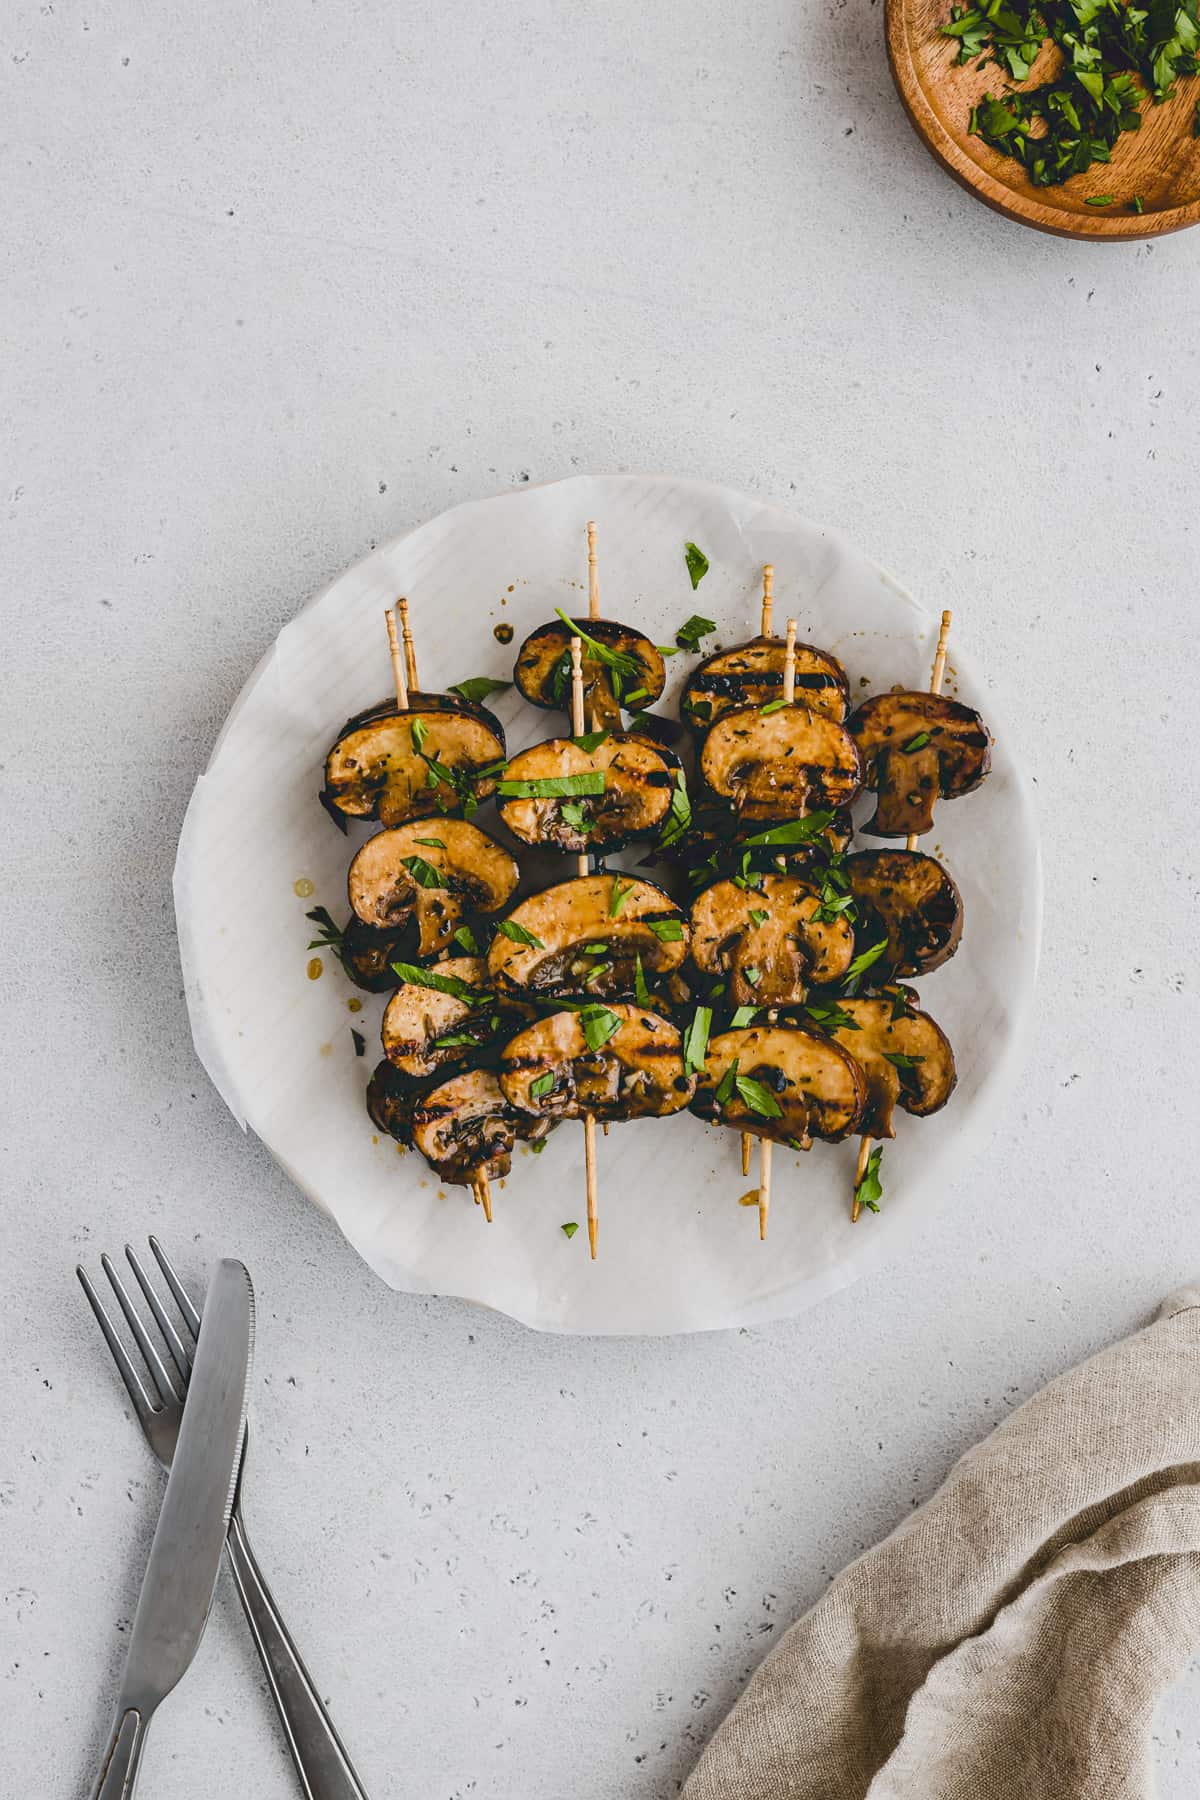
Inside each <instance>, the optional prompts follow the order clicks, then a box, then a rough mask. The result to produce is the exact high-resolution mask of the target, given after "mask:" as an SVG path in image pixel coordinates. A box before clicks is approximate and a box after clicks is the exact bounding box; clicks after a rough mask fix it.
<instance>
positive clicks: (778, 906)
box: [692, 875, 854, 1006]
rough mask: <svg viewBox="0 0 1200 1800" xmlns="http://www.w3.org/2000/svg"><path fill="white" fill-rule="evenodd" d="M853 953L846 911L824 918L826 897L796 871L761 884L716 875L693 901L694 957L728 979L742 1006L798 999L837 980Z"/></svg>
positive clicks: (784, 1003)
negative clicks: (823, 899) (746, 884)
mask: <svg viewBox="0 0 1200 1800" xmlns="http://www.w3.org/2000/svg"><path fill="white" fill-rule="evenodd" d="M853 954H854V933H853V931H852V930H851V929H850V926H849V925H848V924H847V923H846V921H845V919H844V918H841V917H836V918H832V919H824V918H822V917H821V897H820V895H819V894H818V893H817V892H816V891H815V890H814V889H813V888H811V887H810V886H809V885H808V883H807V882H805V881H801V880H800V879H799V878H798V877H797V876H795V875H764V876H762V878H761V879H760V881H759V883H758V885H757V887H753V888H744V887H741V886H739V885H738V883H737V882H734V881H717V882H714V883H713V885H712V887H710V888H705V890H704V892H703V893H702V894H697V896H696V898H695V900H693V902H692V959H693V961H694V962H695V964H696V966H697V968H698V969H700V970H701V971H702V972H703V973H704V974H705V975H714V976H721V977H722V978H723V979H726V980H727V981H728V984H729V998H730V1000H732V1001H733V1003H734V1004H735V1005H736V1006H799V1005H800V1004H801V1003H802V1002H803V1000H804V999H805V998H806V996H807V993H808V990H809V988H810V987H820V986H823V985H824V984H825V983H826V982H830V981H837V980H838V978H839V977H840V976H842V975H844V974H845V972H846V970H847V968H848V967H849V965H850V959H851V957H852V956H853Z"/></svg>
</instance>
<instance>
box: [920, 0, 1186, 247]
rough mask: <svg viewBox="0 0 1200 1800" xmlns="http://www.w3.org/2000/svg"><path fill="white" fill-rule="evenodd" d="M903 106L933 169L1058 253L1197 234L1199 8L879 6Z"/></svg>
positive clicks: (1024, 3)
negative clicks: (1186, 231) (1049, 239)
mask: <svg viewBox="0 0 1200 1800" xmlns="http://www.w3.org/2000/svg"><path fill="white" fill-rule="evenodd" d="M887 23H888V51H889V55H890V58H891V63H892V71H893V74H894V75H895V78H896V83H897V86H898V88H899V90H900V95H901V98H902V100H903V102H904V105H905V107H906V109H907V111H908V114H909V117H910V119H911V120H912V122H913V124H914V125H915V127H916V129H917V132H918V134H919V135H920V136H921V138H922V139H923V140H924V142H925V144H926V145H927V146H928V148H929V149H930V150H931V151H932V152H933V154H934V156H936V157H937V159H938V161H939V162H940V163H941V164H942V166H943V167H944V168H945V169H947V170H948V171H949V173H950V174H951V175H953V176H954V177H955V178H956V179H957V180H958V181H960V182H961V183H962V184H963V185H964V186H965V187H967V188H969V189H970V190H971V192H972V193H974V194H975V195H976V196H977V197H978V198H979V199H981V200H983V201H985V202H986V203H987V204H988V205H989V206H992V207H994V208H996V209H997V210H998V211H1000V212H1003V213H1005V214H1007V215H1008V217H1010V218H1013V219H1018V220H1020V221H1021V223H1023V224H1026V225H1033V226H1035V227H1037V228H1038V229H1040V230H1042V231H1049V232H1054V233H1057V234H1058V235H1059V236H1063V237H1085V238H1101V239H1103V238H1112V239H1121V238H1144V237H1150V236H1154V235H1157V234H1158V233H1161V232H1165V231H1178V230H1180V229H1181V228H1182V227H1184V226H1186V225H1194V224H1196V223H1197V222H1200V0H1151V3H1150V4H1148V5H1144V6H1143V5H1136V4H1126V3H1125V0H1036V3H1035V0H888V6H887Z"/></svg>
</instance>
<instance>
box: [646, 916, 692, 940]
mask: <svg viewBox="0 0 1200 1800" xmlns="http://www.w3.org/2000/svg"><path fill="white" fill-rule="evenodd" d="M646 923H647V925H649V927H650V929H651V931H652V932H653V933H654V935H655V937H656V938H657V939H658V941H659V943H660V944H681V943H682V942H683V922H682V920H680V919H647V920H646Z"/></svg>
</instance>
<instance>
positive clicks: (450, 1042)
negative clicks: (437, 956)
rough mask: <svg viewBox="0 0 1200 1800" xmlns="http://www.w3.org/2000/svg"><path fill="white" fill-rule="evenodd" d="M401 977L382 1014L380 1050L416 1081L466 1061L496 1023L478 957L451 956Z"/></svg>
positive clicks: (493, 1031)
mask: <svg viewBox="0 0 1200 1800" xmlns="http://www.w3.org/2000/svg"><path fill="white" fill-rule="evenodd" d="M419 973H420V979H419V980H418V979H416V974H417V972H416V971H413V972H412V979H410V980H408V981H403V982H401V984H400V986H399V987H398V988H397V989H396V992H395V993H394V994H393V995H392V997H391V999H390V1000H389V1001H388V1003H387V1006H386V1008H385V1010H384V1014H383V1052H384V1055H385V1056H386V1057H387V1059H388V1061H389V1062H390V1063H392V1064H393V1065H394V1066H395V1067H396V1068H397V1069H399V1070H400V1071H401V1073H402V1074H404V1075H408V1076H409V1077H411V1078H413V1079H416V1080H420V1079H422V1078H423V1077H424V1076H427V1075H433V1074H436V1072H437V1070H438V1069H440V1068H442V1067H444V1066H447V1065H449V1064H451V1063H460V1062H465V1061H466V1060H467V1058H468V1057H470V1056H473V1055H474V1054H475V1053H476V1052H477V1051H478V1050H479V1049H480V1048H481V1046H482V1045H484V1044H486V1043H488V1042H489V1041H490V1040H491V1039H492V1038H494V1037H495V1035H496V1033H497V1032H498V1031H499V1030H500V1027H501V1014H500V1011H499V1009H498V1007H497V1004H496V996H495V994H494V993H492V992H490V991H489V989H488V973H487V964H486V963H485V962H484V960H483V958H482V957H481V956H452V957H449V958H448V959H447V960H446V961H445V962H440V963H437V964H436V965H435V966H434V967H433V968H432V969H422V970H421V971H420V972H419Z"/></svg>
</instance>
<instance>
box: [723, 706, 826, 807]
mask: <svg viewBox="0 0 1200 1800" xmlns="http://www.w3.org/2000/svg"><path fill="white" fill-rule="evenodd" d="M700 773H701V776H702V777H703V779H704V783H705V786H706V787H707V788H708V790H709V792H710V793H712V794H716V795H718V796H719V797H720V798H721V799H723V800H727V801H730V802H731V803H732V804H733V806H734V807H735V808H736V809H737V812H738V815H739V817H740V818H742V819H744V820H747V821H751V820H768V819H799V818H803V817H804V816H805V815H806V814H808V813H811V812H818V811H823V810H824V809H825V808H827V807H828V808H831V809H833V810H835V811H836V809H837V808H838V807H840V806H849V804H850V802H851V801H852V800H853V799H854V796H855V795H856V794H857V793H858V790H859V787H860V785H861V781H860V769H859V760H858V751H857V750H856V748H855V746H854V740H853V739H852V738H851V737H850V735H849V733H848V732H847V730H846V728H845V726H844V725H839V724H838V722H837V720H836V719H830V718H828V717H826V715H825V714H824V713H817V712H813V711H812V710H811V708H810V707H807V706H801V705H799V704H797V705H793V706H780V707H779V708H778V710H776V711H771V712H763V711H762V710H761V708H759V707H757V706H739V707H734V708H731V709H730V711H729V712H727V713H723V714H722V716H721V717H720V718H719V719H718V720H717V722H716V724H715V725H714V726H713V728H712V730H711V731H710V732H709V734H708V736H707V737H706V738H705V740H704V745H703V748H702V749H701V752H700Z"/></svg>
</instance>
